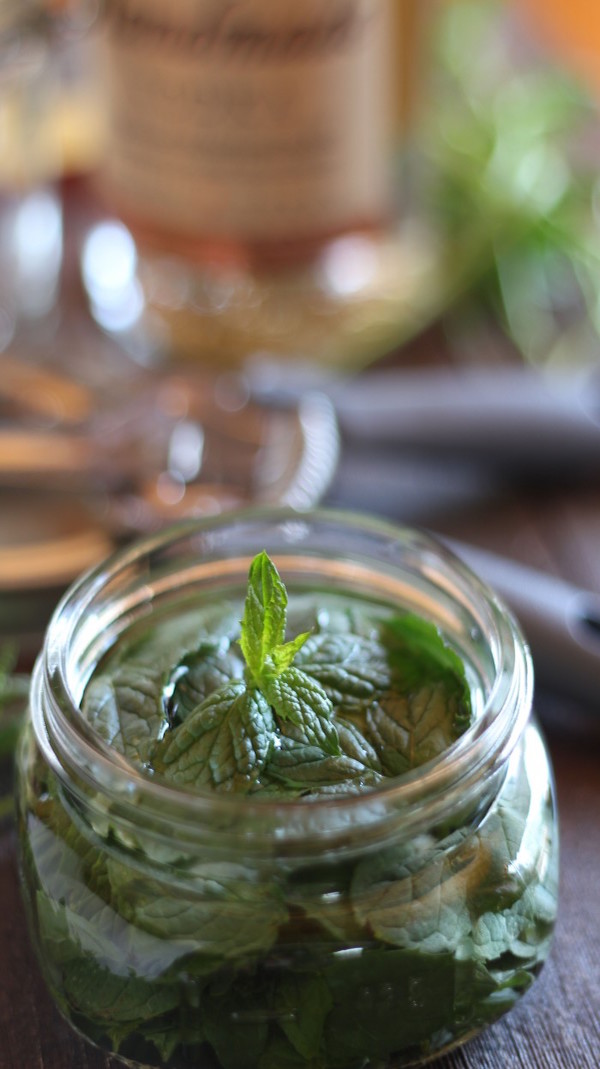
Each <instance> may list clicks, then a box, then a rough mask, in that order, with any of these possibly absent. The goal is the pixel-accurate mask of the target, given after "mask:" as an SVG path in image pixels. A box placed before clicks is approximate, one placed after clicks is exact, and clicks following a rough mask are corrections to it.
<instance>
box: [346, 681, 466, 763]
mask: <svg viewBox="0 0 600 1069" xmlns="http://www.w3.org/2000/svg"><path fill="white" fill-rule="evenodd" d="M462 708H463V707H462V704H461V703H460V701H459V698H458V696H457V694H456V692H454V693H452V691H451V692H450V693H448V691H447V688H446V687H445V686H444V684H443V683H442V682H438V683H433V684H426V683H424V684H422V685H421V686H420V687H419V689H417V690H414V691H412V692H411V693H409V694H403V693H398V692H396V691H392V692H390V693H388V694H384V695H382V696H381V697H380V699H379V701H377V702H374V703H373V704H372V705H371V706H370V708H369V709H368V710H367V713H366V734H367V738H368V740H369V741H370V742H371V743H372V744H373V746H374V747H375V750H376V751H377V754H378V756H379V758H380V760H381V764H382V766H383V768H384V771H386V772H387V773H388V775H390V776H398V775H401V774H402V773H404V772H406V771H408V770H409V769H411V768H417V767H418V766H419V765H423V764H425V763H426V762H427V761H431V760H433V759H434V758H435V757H439V755H440V754H442V753H443V752H444V751H445V750H447V749H448V747H449V746H451V745H452V743H453V742H454V741H455V740H456V738H457V734H458V733H457V729H456V725H457V721H459V720H460V717H461V715H462Z"/></svg>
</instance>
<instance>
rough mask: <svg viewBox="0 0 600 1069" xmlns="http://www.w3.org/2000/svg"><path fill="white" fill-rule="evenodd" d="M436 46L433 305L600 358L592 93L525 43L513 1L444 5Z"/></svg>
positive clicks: (542, 350)
mask: <svg viewBox="0 0 600 1069" xmlns="http://www.w3.org/2000/svg"><path fill="white" fill-rule="evenodd" d="M433 48H434V62H433V70H434V76H433V88H432V93H431V104H430V106H429V107H428V108H427V109H426V114H425V118H424V122H423V128H422V131H421V136H422V147H423V159H424V164H423V166H424V173H423V175H422V176H421V181H422V184H424V192H423V193H422V196H423V198H424V205H425V210H426V211H427V213H428V217H429V218H430V219H431V220H433V223H434V226H435V228H436V229H437V231H438V232H439V234H440V240H441V248H442V255H441V263H440V269H439V278H438V280H437V284H436V285H435V286H434V287H433V294H432V304H431V309H430V311H431V318H437V317H439V316H440V315H444V316H445V317H446V320H447V321H448V323H449V324H450V328H451V325H452V322H453V321H454V322H456V320H457V318H458V319H462V320H463V322H464V320H465V317H466V318H467V319H469V318H473V317H476V318H481V317H482V315H486V314H490V315H492V316H493V317H494V318H495V319H496V320H499V321H500V322H501V323H502V325H503V326H504V328H505V330H506V332H507V333H508V335H509V336H510V338H511V339H512V341H513V342H514V344H515V346H516V347H517V349H518V350H519V351H520V352H521V353H522V354H523V356H524V357H525V358H526V359H527V360H530V361H533V362H534V363H540V364H545V365H547V364H548V363H560V362H564V361H565V360H569V359H571V358H573V357H574V356H575V357H576V358H577V360H578V361H579V362H585V361H586V360H589V359H590V358H594V356H595V357H596V358H597V351H598V350H597V343H598V335H599V334H600V240H599V238H600V234H599V220H598V210H599V204H600V200H599V198H600V182H599V180H598V174H600V166H599V165H600V151H599V149H600V137H599V136H598V134H599V124H598V112H597V110H596V108H595V106H594V104H593V102H592V101H591V100H590V98H589V97H588V96H587V95H586V92H585V90H584V88H583V86H580V85H578V84H577V83H576V81H575V80H574V78H573V77H572V76H571V75H570V74H568V73H567V72H566V71H564V70H559V69H558V68H557V67H556V65H555V64H553V63H551V62H550V60H549V59H546V60H545V59H544V57H543V55H542V54H541V52H540V51H538V50H536V49H535V47H534V46H532V45H531V43H530V44H529V46H528V45H527V44H526V43H525V41H524V38H523V36H522V32H521V27H519V25H518V22H517V16H515V18H514V19H513V20H512V21H511V17H510V16H507V8H506V5H499V4H498V3H492V2H482V0H478V2H472V0H469V2H454V3H452V4H449V5H447V6H446V7H445V8H443V9H442V13H441V16H440V21H439V24H438V26H437V32H436V34H435V40H434V42H433ZM594 140H595V141H596V142H597V144H596V145H595V146H594ZM594 149H595V151H594Z"/></svg>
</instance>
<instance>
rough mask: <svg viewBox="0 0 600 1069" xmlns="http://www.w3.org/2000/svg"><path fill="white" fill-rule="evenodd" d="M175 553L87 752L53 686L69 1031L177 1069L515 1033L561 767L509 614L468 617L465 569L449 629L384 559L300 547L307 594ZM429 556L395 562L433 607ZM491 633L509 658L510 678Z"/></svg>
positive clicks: (390, 1061) (125, 618)
mask: <svg viewBox="0 0 600 1069" xmlns="http://www.w3.org/2000/svg"><path fill="white" fill-rule="evenodd" d="M223 522H224V523H225V522H226V521H223ZM167 537H168V536H165V538H167ZM396 544H397V540H396V541H395V542H394V545H396ZM168 545H169V552H170V543H169V544H168ZM165 546H167V542H165ZM152 552H153V554H155V556H154V557H153V558H152V562H151V563H150V562H149V558H148V561H146V559H145V558H144V561H143V567H142V568H141V569H140V579H139V582H138V585H137V586H136V584H135V583H132V580H131V576H130V573H129V572H128V571H127V568H126V569H125V570H124V575H125V576H126V577H127V578H126V583H127V585H126V587H125V596H124V597H123V601H122V605H123V609H121V608H119V609H118V611H117V612H116V613H115V616H114V618H115V620H118V621H119V623H118V627H116V628H115V630H114V631H113V635H114V638H112V639H111V641H105V642H104V643H101V644H100V645H99V648H100V649H101V655H100V656H98V657H96V659H95V661H94V663H93V664H92V665H91V670H87V671H86V672H81V682H80V702H79V709H78V711H77V715H76V717H75V720H74V727H73V732H74V735H73V747H74V749H73V753H74V754H75V756H76V757H77V760H75V759H74V758H72V755H71V754H68V753H67V752H66V750H65V749H64V745H63V740H64V738H65V737H66V734H68V731H69V725H68V724H67V723H66V721H65V722H63V721H62V720H61V723H60V724H59V725H58V727H60V731H56V732H55V731H54V728H55V724H54V721H53V718H56V717H57V716H59V711H57V709H56V707H55V706H53V705H52V702H51V698H50V695H49V694H48V693H47V692H46V691H45V690H44V687H46V686H47V683H48V680H49V678H50V676H49V674H48V673H46V674H44V673H43V672H42V671H41V668H38V670H37V673H36V678H35V680H34V687H33V693H32V711H33V723H32V725H31V726H30V727H29V729H28V731H27V732H26V734H25V737H24V741H23V744H22V752H21V756H20V789H19V810H20V817H21V850H22V867H23V875H24V886H25V893H26V897H27V899H28V907H29V911H30V914H31V916H32V921H33V925H32V928H33V932H34V939H35V941H36V943H37V947H38V950H39V957H40V961H41V963H42V967H43V969H44V972H45V975H46V978H47V981H48V984H49V986H50V988H51V990H52V992H53V994H54V997H55V999H56V1001H57V1004H58V1005H59V1007H60V1009H61V1011H62V1012H63V1014H64V1015H65V1016H66V1017H67V1018H68V1019H69V1020H70V1021H71V1022H72V1023H73V1024H74V1025H75V1027H76V1028H78V1029H79V1030H80V1031H81V1032H82V1033H83V1034H84V1035H85V1036H87V1037H88V1038H89V1039H90V1040H92V1041H93V1042H95V1043H96V1044H98V1045H99V1046H101V1047H102V1048H103V1049H105V1050H108V1051H111V1052H114V1053H116V1054H117V1055H118V1056H120V1057H122V1058H124V1059H125V1060H129V1062H133V1063H135V1064H141V1065H144V1066H150V1067H160V1069H164V1067H167V1069H192V1067H193V1069H388V1067H390V1069H391V1067H394V1069H398V1067H401V1066H408V1065H414V1064H416V1063H419V1062H422V1061H426V1060H427V1059H428V1058H431V1057H434V1056H436V1055H437V1054H439V1053H441V1052H442V1051H444V1050H447V1049H448V1048H449V1047H450V1046H452V1045H454V1044H456V1043H458V1042H461V1041H462V1040H464V1039H465V1038H467V1037H468V1036H470V1035H472V1034H473V1033H475V1032H477V1031H479V1030H480V1029H482V1028H483V1027H485V1026H486V1025H487V1024H488V1023H490V1022H491V1021H493V1020H495V1019H496V1018H497V1017H499V1016H500V1015H501V1014H502V1013H504V1012H505V1011H506V1010H507V1009H509V1008H510V1007H511V1006H512V1005H513V1004H514V1003H515V1001H516V1000H517V999H518V998H519V997H520V995H521V994H522V993H523V992H524V991H526V990H527V989H528V988H529V986H530V985H531V983H532V981H533V979H534V977H535V976H536V975H537V973H538V971H539V969H540V967H541V965H542V963H543V961H544V959H545V957H546V955H547V953H548V947H549V942H550V938H551V933H552V928H553V923H554V917H555V913H556V877H557V847H556V828H555V823H554V817H553V808H552V806H553V802H552V786H551V774H550V771H549V767H548V763H547V758H546V755H545V750H544V747H543V743H542V740H541V738H540V736H539V733H538V731H537V728H536V726H535V724H532V723H528V722H527V716H526V713H527V709H528V702H529V698H528V691H527V687H528V684H527V681H526V677H527V671H528V669H527V657H526V653H525V652H524V650H523V648H522V647H521V646H520V645H519V643H520V637H519V635H518V632H517V631H516V630H514V625H513V624H512V622H511V621H510V619H509V618H508V617H505V616H504V615H503V610H501V608H499V607H498V606H497V605H496V604H495V603H492V602H490V603H489V605H488V602H486V601H485V597H486V595H485V593H482V589H481V588H479V587H477V586H473V588H472V589H471V588H470V587H469V588H468V594H469V597H470V598H471V599H472V601H473V604H474V606H475V608H473V610H472V615H469V614H470V613H471V609H470V608H468V610H467V609H465V605H468V599H467V597H466V595H465V593H464V591H463V592H462V593H461V596H460V598H459V597H458V595H457V597H456V605H457V606H459V609H456V611H455V609H454V602H451V601H449V600H448V598H449V595H448V590H450V589H451V584H450V580H451V578H452V570H451V566H450V565H448V568H449V569H450V570H449V572H448V574H447V575H446V574H445V573H444V582H443V583H442V582H441V581H440V585H439V591H438V594H437V596H438V599H439V600H440V604H441V603H442V600H443V598H446V602H444V604H445V610H444V613H445V615H444V614H440V616H439V617H437V618H434V617H432V618H431V619H429V618H426V615H425V614H421V613H419V612H418V611H415V604H416V603H417V600H418V599H416V598H415V599H413V600H411V598H410V597H409V596H408V594H407V598H406V604H405V603H404V602H403V600H402V598H400V597H397V596H392V595H390V596H382V594H381V591H382V590H384V591H387V589H388V585H389V584H390V583H392V582H393V581H395V573H393V571H390V564H389V560H390V553H389V551H388V552H387V553H386V563H385V568H386V569H387V571H386V572H385V573H384V572H383V570H382V574H383V575H384V577H385V582H376V581H375V579H376V578H377V576H376V575H375V572H376V569H374V573H373V574H374V579H373V582H372V590H371V587H370V586H369V583H370V582H371V580H370V579H369V581H368V582H367V581H366V580H365V579H364V575H366V574H367V573H366V572H365V570H364V563H363V558H362V557H361V558H360V559H359V562H358V564H356V566H355V565H354V563H353V561H352V560H350V562H349V563H348V566H347V572H346V573H344V574H343V575H342V580H340V579H339V575H340V571H342V572H343V567H344V566H343V565H341V564H340V563H339V561H336V562H335V568H331V569H330V568H329V564H328V562H327V559H326V558H325V557H322V558H321V557H319V558H318V560H317V561H316V562H315V561H314V560H313V559H312V558H310V557H309V556H308V555H307V556H306V557H305V558H302V557H301V554H300V552H299V550H298V549H297V548H294V550H293V555H292V551H289V552H288V554H287V557H286V553H285V552H284V551H282V550H281V547H279V550H278V552H277V553H275V552H274V553H273V557H274V559H276V560H277V564H278V567H280V568H281V574H282V575H286V573H287V576H289V577H291V578H286V582H285V584H284V582H283V580H282V578H281V576H280V574H279V572H278V570H277V568H276V566H275V564H274V562H273V560H271V558H270V557H269V556H268V555H267V553H266V552H260V553H258V554H257V555H256V556H254V557H253V559H252V562H251V565H250V571H249V574H248V559H249V556H248V554H247V553H246V555H244V553H240V555H239V558H237V559H232V558H231V555H230V556H229V557H227V558H225V564H223V565H222V566H221V565H220V564H219V562H217V563H216V564H215V563H212V562H210V566H207V575H208V576H209V581H208V582H207V586H206V589H201V588H198V589H196V588H194V590H193V591H190V589H189V588H188V586H186V585H185V583H184V581H183V580H182V581H181V586H180V587H179V586H178V585H177V579H176V576H177V569H176V568H174V567H173V562H172V559H171V557H168V567H167V569H166V571H163V572H161V571H160V567H159V564H158V565H157V564H156V549H155V548H153V551H152ZM427 552H428V554H429V556H428V564H427V570H426V571H425V570H423V573H422V574H421V573H419V575H418V577H417V578H418V583H417V579H415V578H414V576H412V575H409V573H408V571H402V569H401V567H400V565H397V566H396V565H395V566H394V567H396V568H397V571H398V574H399V575H401V579H402V582H401V583H400V585H399V588H400V589H402V590H403V591H409V588H410V585H411V583H413V584H414V586H415V589H416V590H418V591H421V592H422V591H423V590H425V593H426V594H427V598H426V599H424V600H423V602H422V603H423V604H425V603H427V604H430V605H434V604H436V601H435V598H434V597H433V594H432V595H431V597H430V594H431V591H430V589H429V587H428V586H426V585H425V584H426V583H430V584H433V580H432V579H430V577H431V576H432V575H433V574H434V567H433V565H432V560H433V559H434V558H433V557H432V555H431V552H432V551H431V550H430V549H428V550H427ZM413 557H414V558H415V559H417V560H418V554H413ZM299 559H302V560H303V562H304V563H303V565H302V567H301V568H299V569H298V568H296V571H295V572H294V565H293V564H290V561H291V560H292V561H297V560H299ZM187 560H188V558H186V561H187ZM306 561H308V562H309V563H308V564H306ZM323 562H324V563H323ZM242 565H243V568H242ZM128 567H129V565H128ZM151 567H156V568H157V576H158V578H157V579H156V581H155V579H154V577H153V573H152V570H151ZM186 567H187V568H188V571H187V572H186ZM186 567H182V575H186V574H187V575H189V574H190V572H189V566H188V565H187V564H186ZM194 567H196V565H194ZM219 567H221V572H219ZM373 567H374V566H373ZM402 567H404V566H402ZM442 567H443V568H446V563H443V564H440V568H442ZM319 569H320V570H319ZM361 569H362V571H361ZM232 575H233V576H234V578H233V579H232V578H231V577H232ZM246 575H247V585H245V586H244V584H245V583H246ZM307 575H308V578H307ZM357 575H358V576H359V579H360V581H359V583H358V585H359V586H360V589H357V579H356V577H357ZM369 575H370V573H369ZM165 576H166V577H167V578H165ZM215 576H216V578H215ZM332 576H333V578H332ZM336 576H337V578H336ZM361 576H362V577H363V578H360V577H361ZM423 576H425V577H426V579H424V578H423ZM219 577H220V578H219ZM299 577H300V578H299ZM461 581H462V580H461ZM114 582H115V580H113V586H112V587H110V597H112V598H114ZM169 584H172V592H169V593H168V596H167V597H166V599H165V600H164V602H163V601H162V600H161V597H162V595H161V594H160V591H161V590H162V591H165V590H167V588H169ZM419 584H420V585H419ZM95 589H96V588H95ZM434 589H437V588H434V587H433V586H432V590H434ZM132 591H134V593H133V594H132ZM427 599H429V600H427ZM478 599H479V600H478ZM482 599H483V600H482ZM420 603H421V602H419V604H420ZM104 604H105V603H103V605H104ZM488 609H489V614H488V616H486V615H485V614H486V613H487V612H488ZM103 611H104V610H103ZM86 612H87V623H86V626H87V631H86V630H82V634H83V635H84V636H85V642H86V643H87V642H89V635H90V630H89V626H90V625H89V619H90V613H89V611H87V610H86ZM460 613H465V614H466V615H465V617H464V620H465V622H464V627H463V630H462V631H459V629H458V625H457V624H456V620H458V619H462V617H460ZM453 614H454V615H453ZM478 614H479V615H478ZM84 615H85V614H84V613H82V618H83V616H84ZM97 618H98V620H102V619H106V618H107V617H106V616H103V612H100V611H99V612H98V617H97ZM441 619H443V620H444V622H445V626H443V627H442V626H441V624H440V620H441ZM480 619H481V620H483V619H486V620H489V627H490V634H492V631H493V629H494V628H496V629H497V633H496V632H493V634H492V637H491V638H490V639H489V643H490V648H491V645H492V640H493V643H495V648H497V649H500V647H501V646H502V644H504V646H503V647H502V648H503V649H504V652H503V654H502V657H499V658H497V667H496V668H494V671H493V672H491V670H490V672H489V673H488V674H489V680H488V681H487V682H486V676H485V673H486V672H487V671H488V669H487V668H486V667H485V665H486V663H487V662H486V658H488V660H489V661H490V664H491V663H492V659H491V657H488V650H487V647H485V648H484V646H483V645H482V646H481V647H480V648H478V649H477V650H474V649H473V650H472V649H471V646H470V645H469V643H474V642H475V641H476V639H475V638H474V637H473V636H474V635H476V634H477V633H478V632H477V626H476V622H477V620H480ZM453 621H454V622H453ZM82 626H83V625H82ZM99 626H100V625H98V627H99ZM74 633H77V631H76V630H75V632H74ZM481 635H483V633H482V632H481ZM486 641H487V640H486ZM481 642H482V643H483V642H484V639H483V637H481ZM511 644H512V645H511ZM504 647H505V648H504ZM86 648H87V647H86V646H85V644H84V642H83V640H82V644H81V645H80V646H79V647H77V649H78V650H79V651H81V650H82V649H86ZM463 654H464V655H463ZM494 656H497V655H496V653H494ZM78 658H79V659H78ZM511 658H512V659H513V661H514V662H515V663H514V664H512V667H511V663H512V662H511ZM67 659H68V658H67ZM81 660H85V658H82V657H81V654H80V652H78V653H77V657H74V659H73V663H74V664H75V663H77V665H79V664H80V661H81ZM78 671H80V669H78ZM522 672H524V673H525V675H523V676H522V675H521V673H522ZM494 673H495V674H494ZM73 689H74V690H76V688H73ZM500 693H503V694H504V695H507V696H508V697H505V698H503V699H502V700H503V702H504V703H505V704H506V702H507V701H509V702H510V703H512V705H510V708H508V707H507V709H508V711H507V710H500V711H499V712H497V714H495V718H492V719H491V721H490V727H491V729H492V730H490V731H487V729H486V716H488V711H487V710H488V704H489V701H490V700H491V699H490V697H489V696H490V695H491V694H493V695H494V696H496V695H498V694H500ZM486 703H488V704H486ZM503 716H505V717H506V724H505V726H503V725H502V722H501V719H502V717H503ZM78 720H79V721H80V723H81V725H82V726H81V729H79V728H78V727H77V721H78ZM515 725H520V726H515ZM78 732H79V733H80V736H81V737H79V735H78V734H77V733H78ZM75 736H77V739H78V742H77V746H79V748H80V749H79V751H77V746H76V745H75ZM94 739H95V740H96V742H95V743H94V741H93V740H94ZM90 740H91V741H90ZM90 746H91V755H92V759H91V760H90V759H89V758H90V750H89V747H90ZM61 747H62V748H61ZM105 765H106V768H105ZM94 777H96V779H95V778H94Z"/></svg>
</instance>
